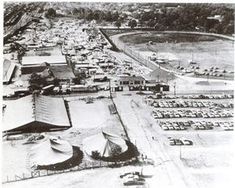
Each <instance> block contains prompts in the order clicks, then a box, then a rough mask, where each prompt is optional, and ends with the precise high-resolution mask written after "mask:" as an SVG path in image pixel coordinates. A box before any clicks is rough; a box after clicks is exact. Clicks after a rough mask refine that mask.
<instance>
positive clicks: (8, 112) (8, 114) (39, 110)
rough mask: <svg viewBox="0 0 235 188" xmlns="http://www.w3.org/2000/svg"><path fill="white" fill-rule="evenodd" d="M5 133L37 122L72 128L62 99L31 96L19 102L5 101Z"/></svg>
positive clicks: (18, 100)
mask: <svg viewBox="0 0 235 188" xmlns="http://www.w3.org/2000/svg"><path fill="white" fill-rule="evenodd" d="M4 103H5V104H6V105H7V106H6V108H5V111H4V113H3V131H7V130H11V129H15V128H17V127H20V126H23V125H25V124H28V123H31V122H34V121H37V122H43V123H46V124H51V125H55V126H70V123H69V118H68V114H67V111H66V108H65V104H64V100H63V99H62V98H54V97H48V96H43V95H39V96H38V97H33V95H29V96H26V97H22V98H20V99H17V100H12V101H5V102H4Z"/></svg>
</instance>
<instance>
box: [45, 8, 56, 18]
mask: <svg viewBox="0 0 235 188" xmlns="http://www.w3.org/2000/svg"><path fill="white" fill-rule="evenodd" d="M45 16H46V17H47V18H51V17H55V16H56V11H55V10H54V9H53V8H49V9H48V10H47V12H46V14H45Z"/></svg>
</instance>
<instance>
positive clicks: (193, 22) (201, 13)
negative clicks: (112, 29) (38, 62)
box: [47, 4, 234, 34]
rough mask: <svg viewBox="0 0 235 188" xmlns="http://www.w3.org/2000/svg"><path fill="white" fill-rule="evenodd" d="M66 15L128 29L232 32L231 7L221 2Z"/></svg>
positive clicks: (81, 10) (81, 11) (86, 10)
mask: <svg viewBox="0 0 235 188" xmlns="http://www.w3.org/2000/svg"><path fill="white" fill-rule="evenodd" d="M140 7H141V6H140ZM140 7H139V8H140ZM150 7H151V6H150ZM139 8H138V9H139ZM138 9H137V10H138ZM137 10H136V11H137ZM132 11H133V10H132ZM68 14H71V15H73V16H75V17H77V18H78V19H85V20H87V21H91V20H96V21H97V23H99V22H102V21H106V22H112V23H114V25H115V26H116V27H118V28H119V27H121V26H122V25H123V24H124V23H127V24H128V26H129V27H131V28H134V27H137V26H138V27H149V28H154V29H156V30H160V31H161V30H180V31H182V30H184V31H203V32H213V33H219V34H233V33H234V9H232V8H229V7H228V5H220V4H219V5H215V4H180V5H179V6H174V7H167V6H162V7H160V8H158V9H150V11H148V12H145V11H142V12H138V13H136V12H135V11H133V12H132V15H131V16H129V17H128V16H127V15H126V14H124V13H122V12H121V11H117V10H91V9H89V8H82V7H80V8H73V9H72V10H71V11H70V12H69V13H68ZM47 15H52V16H55V11H53V10H51V9H49V10H48V12H47ZM215 15H219V16H221V19H208V17H213V16H215ZM130 17H131V19H130Z"/></svg>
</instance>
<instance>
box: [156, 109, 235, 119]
mask: <svg viewBox="0 0 235 188" xmlns="http://www.w3.org/2000/svg"><path fill="white" fill-rule="evenodd" d="M152 114H153V117H154V118H155V119H162V118H226V117H233V112H231V111H228V110H213V109H207V110H191V109H190V110H184V109H183V110H180V109H178V110H156V109H155V110H154V111H153V113H152Z"/></svg>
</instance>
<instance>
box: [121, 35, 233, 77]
mask: <svg viewBox="0 0 235 188" xmlns="http://www.w3.org/2000/svg"><path fill="white" fill-rule="evenodd" d="M120 40H121V41H123V42H124V43H126V44H128V46H131V47H132V49H134V50H136V51H139V52H141V53H146V52H148V54H151V53H152V54H153V53H155V54H156V56H157V57H159V58H165V59H172V57H174V58H173V59H174V61H171V62H170V65H171V66H173V67H177V66H179V65H180V66H182V67H184V68H186V69H191V67H192V66H190V64H189V61H195V62H197V65H196V66H199V67H200V69H199V71H204V70H205V69H210V68H211V67H217V74H220V73H222V72H223V71H224V70H226V72H227V73H226V77H231V78H233V69H234V43H233V42H232V41H229V40H222V39H219V38H215V37H212V36H200V35H187V34H157V33H155V32H151V31H148V32H146V33H144V34H143V33H142V34H132V35H125V36H121V37H120ZM149 41H152V42H153V43H152V44H151V45H149Z"/></svg>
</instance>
